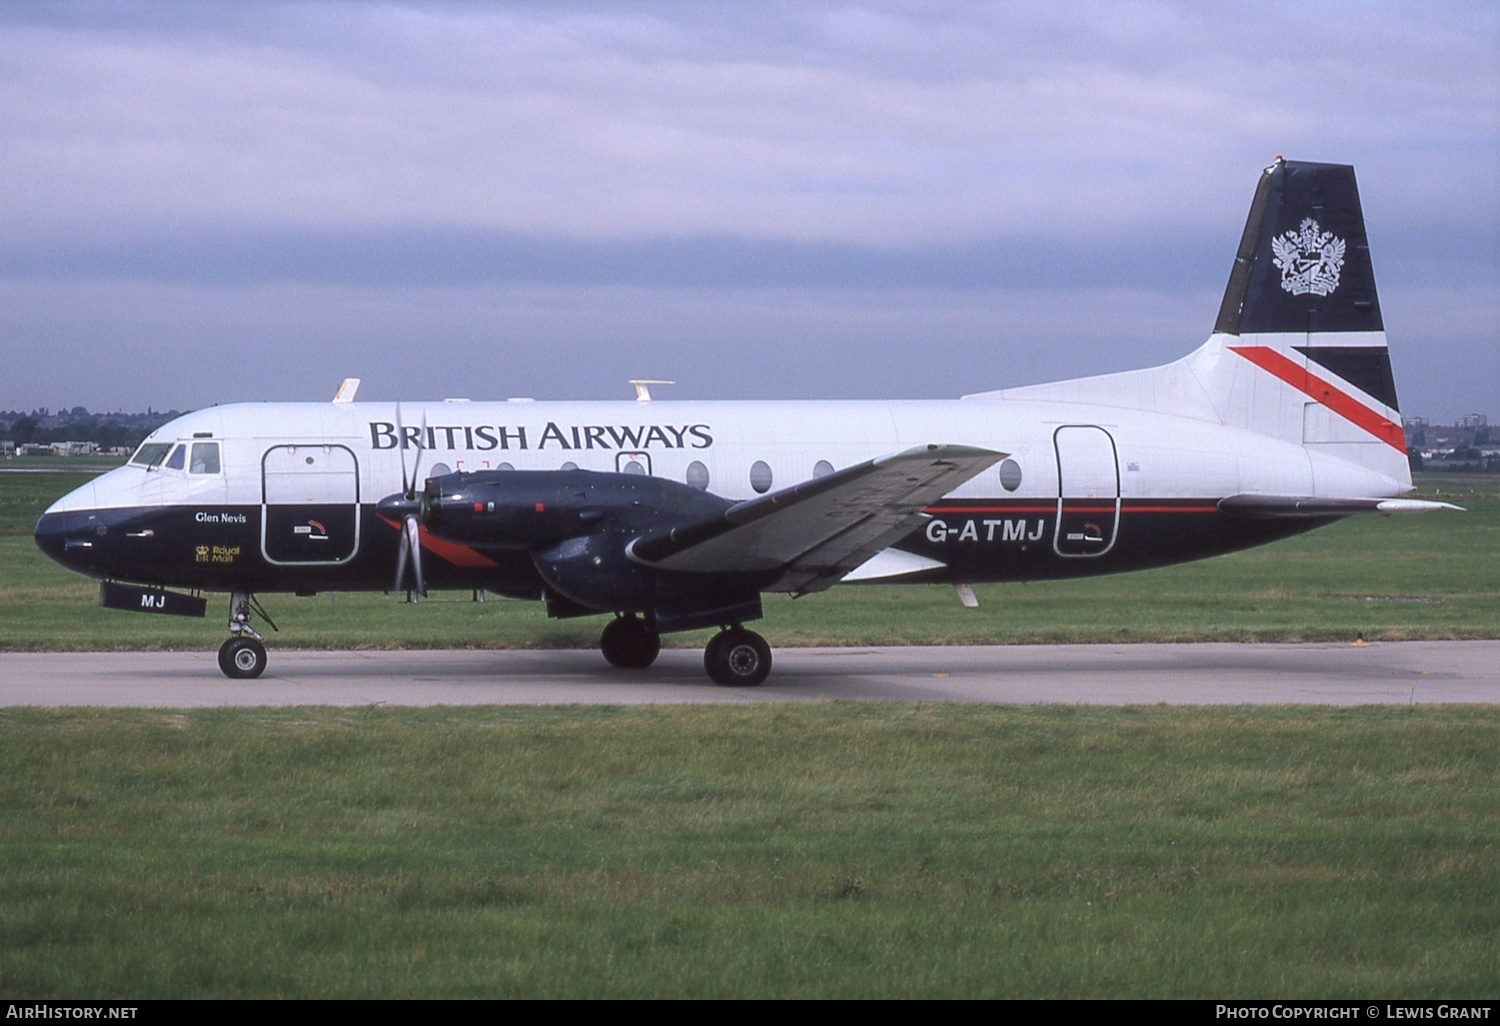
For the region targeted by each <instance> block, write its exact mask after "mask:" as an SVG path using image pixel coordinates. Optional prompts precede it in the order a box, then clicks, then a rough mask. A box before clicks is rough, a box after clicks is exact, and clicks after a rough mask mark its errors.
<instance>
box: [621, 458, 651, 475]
mask: <svg viewBox="0 0 1500 1026" xmlns="http://www.w3.org/2000/svg"><path fill="white" fill-rule="evenodd" d="M645 472H646V468H645V467H643V466H641V462H640V460H631V461H630V462H629V463H627V464H625V468H624V470H622V471H621V473H625V474H644V473H645Z"/></svg>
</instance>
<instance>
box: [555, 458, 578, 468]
mask: <svg viewBox="0 0 1500 1026" xmlns="http://www.w3.org/2000/svg"><path fill="white" fill-rule="evenodd" d="M557 469H559V470H577V469H578V464H576V463H574V462H573V461H572V460H569V461H568V462H566V463H564V464H563V465H562V466H561V467H558V468H557Z"/></svg>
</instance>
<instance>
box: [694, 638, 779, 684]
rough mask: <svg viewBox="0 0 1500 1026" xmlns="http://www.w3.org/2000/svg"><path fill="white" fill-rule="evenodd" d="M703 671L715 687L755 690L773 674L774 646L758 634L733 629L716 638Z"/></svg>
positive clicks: (706, 649)
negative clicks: (772, 657)
mask: <svg viewBox="0 0 1500 1026" xmlns="http://www.w3.org/2000/svg"><path fill="white" fill-rule="evenodd" d="M703 668H704V669H705V670H707V671H708V676H709V678H710V679H711V680H712V681H713V682H714V683H715V684H722V685H723V686H724V687H727V688H753V687H755V686H756V685H758V684H760V683H761V682H762V681H764V680H765V679H766V676H767V674H769V673H770V672H771V646H770V645H767V644H766V639H765V638H763V637H761V636H760V635H759V634H756V633H755V632H754V631H747V630H745V628H743V627H730V628H729V629H727V630H722V631H720V632H719V633H718V634H715V635H714V636H713V638H712V639H711V640H710V641H709V643H708V647H707V648H705V649H704V650H703Z"/></svg>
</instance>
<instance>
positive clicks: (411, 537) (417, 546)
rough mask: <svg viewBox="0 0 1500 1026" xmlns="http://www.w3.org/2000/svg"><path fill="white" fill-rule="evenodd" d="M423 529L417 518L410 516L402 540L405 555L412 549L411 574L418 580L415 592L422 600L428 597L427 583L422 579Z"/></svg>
mask: <svg viewBox="0 0 1500 1026" xmlns="http://www.w3.org/2000/svg"><path fill="white" fill-rule="evenodd" d="M421 532H422V528H421V525H420V524H419V523H418V522H417V518H416V517H414V516H409V517H407V518H406V523H405V532H404V534H403V537H402V539H401V550H402V552H403V553H405V551H406V550H407V549H408V548H409V549H411V572H412V577H414V578H415V579H416V587H415V588H413V589H412V590H413V591H415V592H416V593H417V594H418V595H419V596H421V597H422V598H426V597H427V582H426V581H425V580H423V579H422V533H421Z"/></svg>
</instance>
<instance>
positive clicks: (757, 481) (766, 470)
mask: <svg viewBox="0 0 1500 1026" xmlns="http://www.w3.org/2000/svg"><path fill="white" fill-rule="evenodd" d="M750 487H751V488H754V489H755V490H756V491H757V492H768V491H770V490H771V466H770V464H768V463H767V462H766V461H765V460H756V461H755V462H754V463H752V464H750Z"/></svg>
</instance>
